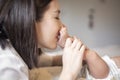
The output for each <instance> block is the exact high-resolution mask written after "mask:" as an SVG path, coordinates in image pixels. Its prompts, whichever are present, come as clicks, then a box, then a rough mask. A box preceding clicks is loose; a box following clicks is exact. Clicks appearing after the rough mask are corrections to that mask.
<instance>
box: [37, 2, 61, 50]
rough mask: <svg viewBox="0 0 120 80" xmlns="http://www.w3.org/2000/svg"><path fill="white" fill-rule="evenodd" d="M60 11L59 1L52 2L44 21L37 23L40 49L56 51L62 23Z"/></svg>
mask: <svg viewBox="0 0 120 80" xmlns="http://www.w3.org/2000/svg"><path fill="white" fill-rule="evenodd" d="M59 13H60V9H59V6H58V2H57V0H52V1H51V3H50V4H49V9H47V11H46V12H45V13H44V15H43V19H42V20H41V21H39V22H36V31H37V39H38V47H39V48H48V49H55V48H56V47H57V42H58V39H59V38H58V37H59V31H60V29H61V27H62V23H61V21H60V20H59Z"/></svg>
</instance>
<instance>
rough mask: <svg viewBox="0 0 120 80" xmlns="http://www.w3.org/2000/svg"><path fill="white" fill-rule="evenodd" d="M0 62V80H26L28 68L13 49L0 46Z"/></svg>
mask: <svg viewBox="0 0 120 80" xmlns="http://www.w3.org/2000/svg"><path fill="white" fill-rule="evenodd" d="M0 61H1V63H0V80H7V79H8V77H9V79H10V80H16V79H18V77H19V78H20V79H21V80H28V67H27V65H26V64H25V63H24V61H23V60H22V58H21V57H20V56H19V55H18V54H17V52H16V51H15V50H14V48H12V47H10V46H7V47H5V48H4V49H3V48H2V47H1V46H0ZM2 73H5V74H2Z"/></svg>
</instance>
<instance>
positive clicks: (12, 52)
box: [0, 0, 85, 80]
mask: <svg viewBox="0 0 120 80" xmlns="http://www.w3.org/2000/svg"><path fill="white" fill-rule="evenodd" d="M54 7H56V8H55V9H54V10H53V8H54ZM46 11H48V13H47V12H46ZM51 11H52V13H49V12H51ZM43 14H44V16H43ZM48 14H51V15H49V16H47V15H48ZM58 16H59V7H58V5H57V2H56V0H0V60H1V66H0V80H8V79H9V80H28V67H29V68H30V69H31V68H34V67H37V66H38V56H39V55H40V54H41V50H40V48H42V47H45V48H49V49H55V48H56V46H57V42H58V40H59V39H58V37H59V31H60V30H61V27H62V23H61V22H60V20H59V17H58ZM76 42H77V43H78V42H79V45H77V44H76ZM84 50H85V46H84V45H81V43H80V41H79V40H78V39H77V38H75V40H73V41H72V40H71V39H70V38H68V39H67V40H66V43H65V48H64V55H63V70H62V73H61V75H60V79H59V80H75V78H76V77H77V74H78V72H79V70H80V69H81V64H82V57H83V53H84ZM76 56H77V57H76ZM69 57H71V58H72V60H71V59H70V58H69ZM69 61H70V62H71V63H75V62H76V65H72V64H71V63H69ZM26 64H27V65H26ZM70 66H71V68H70ZM64 76H66V77H64Z"/></svg>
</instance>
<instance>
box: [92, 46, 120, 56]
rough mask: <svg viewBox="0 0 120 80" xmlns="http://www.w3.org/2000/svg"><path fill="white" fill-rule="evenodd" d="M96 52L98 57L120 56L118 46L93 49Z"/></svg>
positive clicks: (119, 47)
mask: <svg viewBox="0 0 120 80" xmlns="http://www.w3.org/2000/svg"><path fill="white" fill-rule="evenodd" d="M93 50H95V51H96V52H98V54H99V55H100V56H104V55H108V56H110V57H111V56H120V45H111V46H106V47H100V48H94V49H93Z"/></svg>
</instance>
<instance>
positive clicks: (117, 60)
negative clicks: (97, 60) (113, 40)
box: [111, 56, 120, 68]
mask: <svg viewBox="0 0 120 80" xmlns="http://www.w3.org/2000/svg"><path fill="white" fill-rule="evenodd" d="M111 59H112V60H113V61H114V62H115V63H116V65H117V67H118V68H120V56H115V57H111Z"/></svg>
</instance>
